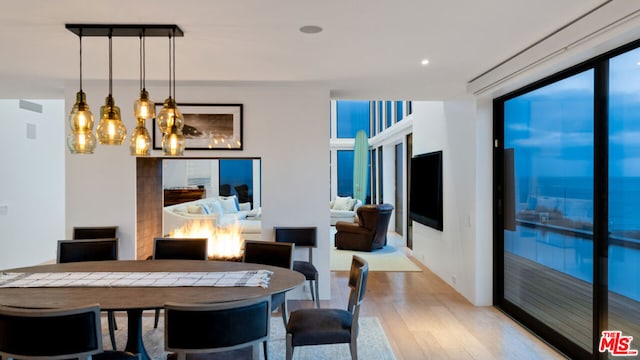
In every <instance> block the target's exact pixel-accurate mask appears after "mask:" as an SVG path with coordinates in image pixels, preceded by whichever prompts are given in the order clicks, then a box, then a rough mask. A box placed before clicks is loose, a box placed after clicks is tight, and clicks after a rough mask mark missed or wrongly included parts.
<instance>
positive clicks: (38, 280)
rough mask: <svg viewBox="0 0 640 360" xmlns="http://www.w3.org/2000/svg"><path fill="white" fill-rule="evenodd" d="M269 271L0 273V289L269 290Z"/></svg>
mask: <svg viewBox="0 0 640 360" xmlns="http://www.w3.org/2000/svg"><path fill="white" fill-rule="evenodd" d="M272 274H273V272H271V271H269V270H248V271H227V272H50V273H7V272H1V273H0V288H10V287H14V288H26V287H149V286H154V287H180V286H220V287H230V286H250V287H257V286H259V287H262V288H267V287H269V281H270V280H271V275H272Z"/></svg>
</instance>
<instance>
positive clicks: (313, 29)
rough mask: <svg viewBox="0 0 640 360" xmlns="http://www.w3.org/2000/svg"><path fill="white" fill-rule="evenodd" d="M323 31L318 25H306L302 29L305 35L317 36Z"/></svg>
mask: <svg viewBox="0 0 640 360" xmlns="http://www.w3.org/2000/svg"><path fill="white" fill-rule="evenodd" d="M321 31H322V28H321V27H320V26H316V25H305V26H303V27H301V28H300V32H302V33H305V34H317V33H319V32H321Z"/></svg>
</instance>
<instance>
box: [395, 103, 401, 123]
mask: <svg viewBox="0 0 640 360" xmlns="http://www.w3.org/2000/svg"><path fill="white" fill-rule="evenodd" d="M402 104H403V102H402V101H396V122H398V121H400V120H402V118H403V114H402Z"/></svg>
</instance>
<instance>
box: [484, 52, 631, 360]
mask: <svg viewBox="0 0 640 360" xmlns="http://www.w3.org/2000/svg"><path fill="white" fill-rule="evenodd" d="M639 45H640V41H638V42H636V43H633V44H629V45H627V46H625V47H622V48H620V49H616V50H614V51H611V52H609V53H607V54H603V55H600V56H598V57H596V58H594V59H592V60H589V61H586V62H584V63H582V64H580V65H577V66H576V67H574V68H571V69H567V70H565V71H562V72H560V73H558V74H556V75H553V76H551V77H549V78H546V79H543V80H541V81H539V82H537V83H534V84H531V85H529V86H527V87H525V88H523V89H520V90H518V91H515V92H513V93H511V94H508V95H505V96H503V97H501V98H498V99H495V100H494V135H495V149H494V150H495V151H494V261H495V266H494V276H495V278H494V279H495V282H494V285H495V287H494V303H495V304H496V306H498V307H499V308H501V309H502V310H504V311H505V312H507V313H508V314H509V315H511V316H513V317H514V318H515V319H517V320H518V321H519V322H521V323H522V324H524V325H525V326H527V327H528V328H530V329H531V330H532V331H534V332H536V333H537V334H539V335H540V336H541V337H543V338H544V339H545V340H546V341H548V342H549V343H550V344H552V345H553V346H555V347H557V348H558V349H560V350H561V351H562V352H564V353H565V354H567V355H568V356H570V357H571V358H579V359H585V358H586V359H605V358H617V357H618V356H637V352H636V350H638V349H640V281H638V280H637V274H638V273H639V272H640V140H639V139H640V49H638V46H639Z"/></svg>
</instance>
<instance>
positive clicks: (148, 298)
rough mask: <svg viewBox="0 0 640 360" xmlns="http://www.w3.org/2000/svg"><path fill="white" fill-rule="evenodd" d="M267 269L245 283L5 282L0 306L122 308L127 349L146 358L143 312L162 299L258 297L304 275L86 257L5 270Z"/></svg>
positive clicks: (233, 265) (230, 266) (228, 265)
mask: <svg viewBox="0 0 640 360" xmlns="http://www.w3.org/2000/svg"><path fill="white" fill-rule="evenodd" d="M245 270H270V271H272V272H273V274H272V276H271V280H270V282H269V286H268V287H267V288H262V287H248V286H233V287H215V286H206V287H200V286H186V287H182V286H181V287H155V286H149V287H146V286H145V287H103V286H95V287H94V286H91V287H72V286H71V287H20V288H18V287H6V288H0V305H4V306H12V307H21V308H69V307H81V306H86V305H89V304H99V305H100V308H101V309H102V310H114V311H123V310H124V311H126V312H127V316H128V321H127V322H128V329H127V345H126V346H125V350H126V351H129V352H132V353H137V354H140V358H141V359H145V360H146V359H149V355H148V353H147V351H146V349H145V348H144V343H143V341H142V312H143V310H148V309H158V308H163V307H164V304H165V303H169V302H172V303H187V304H206V303H216V302H227V301H236V300H245V299H251V298H257V297H261V296H266V295H273V294H278V293H283V292H286V291H289V290H291V289H293V288H296V287H298V286H300V285H302V284H303V283H304V281H305V278H304V276H303V275H302V274H300V273H298V272H295V271H292V270H288V269H284V268H280V267H274V266H267V265H261V264H251V263H243V262H233V261H203V260H153V261H135V260H131V261H123V260H118V261H88V262H73V263H64V264H48V265H38V266H30V267H23V268H15V269H9V270H3V271H2V272H7V273H9V272H11V273H50V272H228V271H245Z"/></svg>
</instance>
